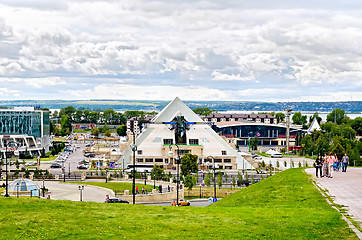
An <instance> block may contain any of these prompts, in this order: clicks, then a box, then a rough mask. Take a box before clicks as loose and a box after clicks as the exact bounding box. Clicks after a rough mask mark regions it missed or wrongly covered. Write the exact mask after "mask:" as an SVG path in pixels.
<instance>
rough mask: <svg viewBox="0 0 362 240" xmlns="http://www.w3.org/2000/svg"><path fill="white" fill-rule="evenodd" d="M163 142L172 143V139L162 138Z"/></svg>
mask: <svg viewBox="0 0 362 240" xmlns="http://www.w3.org/2000/svg"><path fill="white" fill-rule="evenodd" d="M163 144H164V145H172V144H173V140H172V139H163Z"/></svg>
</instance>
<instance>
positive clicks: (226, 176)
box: [224, 172, 229, 183]
mask: <svg viewBox="0 0 362 240" xmlns="http://www.w3.org/2000/svg"><path fill="white" fill-rule="evenodd" d="M228 178H229V176H228V174H227V173H226V172H225V174H224V179H225V182H226V183H227V182H228Z"/></svg>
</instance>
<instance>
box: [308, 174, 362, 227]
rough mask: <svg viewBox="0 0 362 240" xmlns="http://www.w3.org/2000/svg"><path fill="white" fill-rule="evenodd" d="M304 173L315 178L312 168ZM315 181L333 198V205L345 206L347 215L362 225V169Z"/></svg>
mask: <svg viewBox="0 0 362 240" xmlns="http://www.w3.org/2000/svg"><path fill="white" fill-rule="evenodd" d="M306 172H307V173H309V174H312V175H313V176H315V169H314V168H308V169H306ZM317 181H318V183H319V184H320V185H321V186H322V187H323V188H325V189H328V191H329V193H330V195H331V196H334V202H335V203H337V204H341V205H344V206H347V209H348V213H349V214H350V215H351V216H354V217H355V218H356V220H357V221H359V222H360V223H361V225H362V187H361V186H362V168H348V169H347V172H334V173H333V178H326V177H323V178H317Z"/></svg>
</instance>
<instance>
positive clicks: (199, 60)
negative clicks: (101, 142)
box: [0, 0, 362, 100]
mask: <svg viewBox="0 0 362 240" xmlns="http://www.w3.org/2000/svg"><path fill="white" fill-rule="evenodd" d="M323 1H324V0H323ZM324 3H325V2H324ZM359 7H361V4H358V3H353V4H352V3H349V4H340V3H339V2H336V1H329V2H328V4H322V3H320V2H318V3H316V2H315V1H310V0H307V1H303V2H290V1H285V0H278V1H273V3H271V2H269V1H251V0H247V1H243V2H240V1H239V2H238V1H231V0H230V1H222V2H220V1H214V0H208V1H196V2H195V1H186V0H184V1H176V2H174V1H164V0H158V1H145V0H135V1H106V0H105V1H96V0H94V1H93V0H89V1H88V0H79V1H70V0H60V1H56V3H55V2H54V3H53V2H48V1H40V2H38V1H30V0H29V1H16V2H14V1H9V0H5V1H2V3H1V4H0V9H1V10H0V14H1V16H2V19H0V77H3V78H8V79H9V81H10V80H11V79H13V81H17V82H21V81H23V82H24V83H25V84H26V85H29V86H31V87H33V88H39V86H41V89H43V90H44V91H43V92H42V93H40V94H42V95H43V96H44V97H49V95H48V94H47V93H46V90H47V89H51V90H52V95H51V96H54V97H55V98H61V97H63V96H64V95H63V92H62V90H61V89H59V90H58V91H54V89H53V88H51V87H52V86H56V85H54V84H55V82H58V83H56V84H62V85H65V84H69V83H72V82H73V80H72V79H74V78H77V79H78V80H79V81H80V82H81V84H79V85H81V86H82V87H83V89H80V88H79V86H77V85H76V84H73V85H70V86H71V87H74V89H72V91H74V92H75V93H76V94H75V95H74V96H78V97H79V96H83V95H82V94H78V93H81V92H82V91H83V90H84V91H85V92H87V91H89V95H90V96H91V95H92V94H96V95H97V96H99V98H108V97H112V98H122V96H123V95H122V94H119V93H118V94H117V93H114V94H113V93H111V94H110V93H109V92H106V91H100V89H102V88H103V87H105V86H107V89H108V91H111V90H110V89H119V88H120V87H119V80H120V79H124V80H125V81H127V83H128V84H129V85H125V87H124V88H120V90H124V89H127V88H128V87H129V86H132V87H131V89H132V91H134V92H137V94H136V95H133V96H138V97H140V98H142V96H143V97H147V98H148V99H149V98H151V99H157V98H163V97H166V96H169V98H168V99H172V98H173V96H175V95H179V91H178V90H180V89H181V90H183V91H188V92H190V91H191V89H192V91H193V93H194V92H195V93H197V94H195V95H193V97H195V98H205V99H207V98H208V97H209V96H213V97H215V99H210V100H218V99H220V100H221V99H225V100H228V99H230V100H231V99H233V100H248V99H249V98H250V97H251V96H250V95H248V94H247V93H248V92H256V91H257V92H258V93H259V92H260V91H259V90H260V89H259V88H260V86H262V87H263V88H262V90H263V91H264V94H262V93H260V94H259V95H258V96H259V97H260V98H261V100H268V99H278V98H279V99H280V98H283V99H284V100H285V99H287V98H288V97H295V96H296V97H297V98H300V99H302V98H303V97H304V96H305V95H310V96H312V95H313V94H314V95H313V96H316V95H315V94H318V92H317V91H316V90H315V86H326V88H327V89H328V91H333V92H341V93H350V94H352V95H353V97H355V100H358V98H360V95H359V94H358V93H359V92H361V91H362V89H361V80H360V79H361V77H362V67H361V66H362V65H361V63H362V57H361V54H362V45H361V43H360V39H361V38H362V27H361V26H362V17H361V16H362V14H361V12H362V11H361V10H359V9H361V8H359ZM53 76H59V78H60V79H61V80H60V79H58V80H54V79H53ZM113 77H114V80H112V78H113ZM26 79H33V81H32V82H34V83H33V84H32V83H31V82H29V81H28V80H26ZM35 79H39V80H35ZM40 79H43V80H44V81H43V80H40ZM102 79H103V80H104V79H108V80H107V85H105V83H104V82H103V80H102ZM210 80H212V81H210ZM221 81H222V84H220V82H221ZM235 82H242V83H243V85H242V89H235ZM42 83H43V84H42ZM135 83H137V84H135ZM255 83H258V84H255ZM95 86H99V88H96V87H95ZM155 86H157V88H158V89H161V90H162V91H167V93H165V94H162V93H161V92H162V91H160V90H157V89H156V87H155ZM191 86H192V88H191ZM341 86H342V87H341ZM6 87H10V88H11V87H12V86H6ZM240 88H241V86H240ZM90 89H91V90H90ZM95 89H97V90H95ZM149 89H153V93H155V95H152V94H150V92H149ZM268 89H271V91H269V90H268ZM291 89H298V91H295V92H293V93H291V91H290V90H291ZM13 90H17V89H16V88H15V87H13ZM203 90H204V91H207V92H206V93H202V91H203ZM19 91H21V92H22V93H23V90H19ZM280 91H282V92H283V95H280V94H278V92H279V93H280ZM142 92H144V93H142ZM319 92H320V91H319ZM101 93H102V94H105V95H103V96H101V95H100V94H101ZM29 94H30V93H29ZM34 94H35V93H34ZM36 94H37V96H39V95H38V93H36ZM288 94H289V95H288ZM319 94H321V96H322V94H323V93H322V92H320V93H319ZM23 96H25V95H23ZM124 96H126V95H124ZM127 96H128V95H127ZM133 96H128V97H133ZM30 97H31V96H30ZM27 98H29V96H27ZM184 99H185V98H184ZM186 99H188V98H186ZM330 100H334V98H333V97H332V96H330ZM360 100H362V99H360Z"/></svg>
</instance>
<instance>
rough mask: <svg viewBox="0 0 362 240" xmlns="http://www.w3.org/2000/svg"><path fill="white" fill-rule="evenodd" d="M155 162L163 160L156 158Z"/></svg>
mask: <svg viewBox="0 0 362 240" xmlns="http://www.w3.org/2000/svg"><path fill="white" fill-rule="evenodd" d="M155 162H163V159H162V158H156V159H155Z"/></svg>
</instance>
